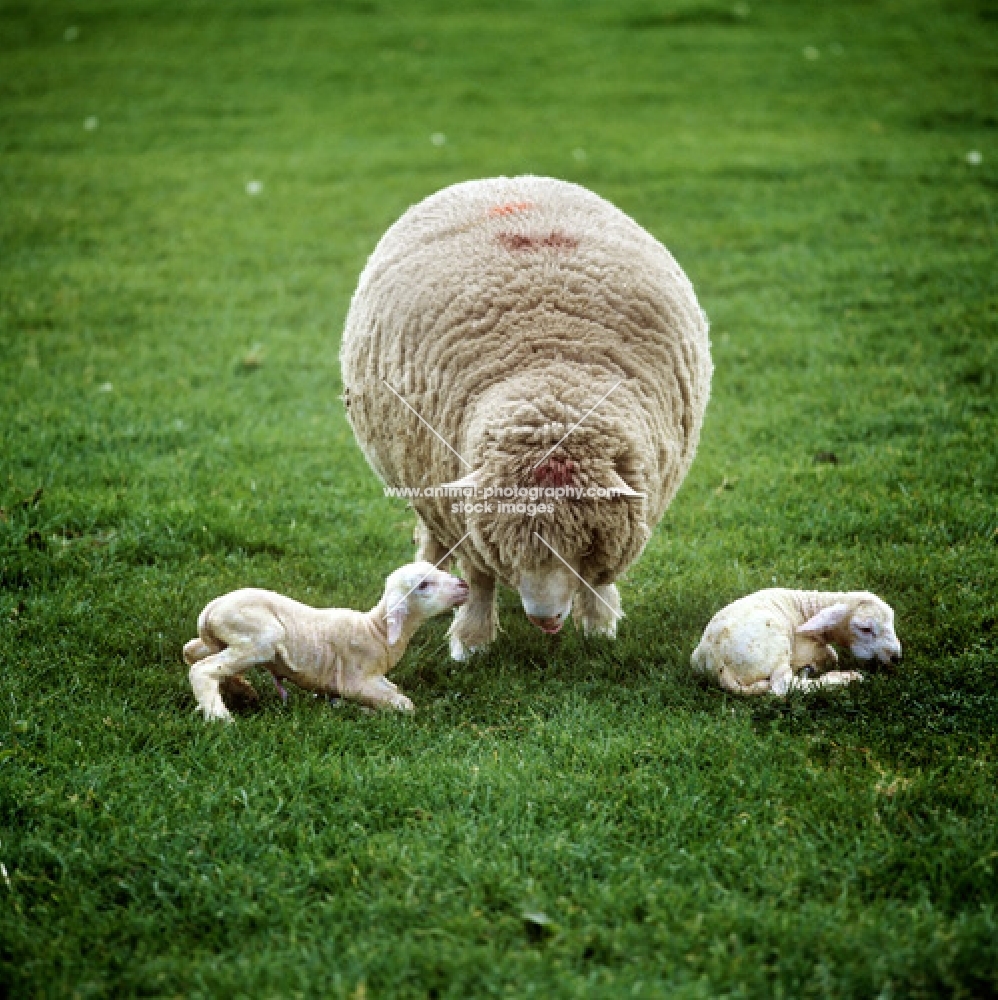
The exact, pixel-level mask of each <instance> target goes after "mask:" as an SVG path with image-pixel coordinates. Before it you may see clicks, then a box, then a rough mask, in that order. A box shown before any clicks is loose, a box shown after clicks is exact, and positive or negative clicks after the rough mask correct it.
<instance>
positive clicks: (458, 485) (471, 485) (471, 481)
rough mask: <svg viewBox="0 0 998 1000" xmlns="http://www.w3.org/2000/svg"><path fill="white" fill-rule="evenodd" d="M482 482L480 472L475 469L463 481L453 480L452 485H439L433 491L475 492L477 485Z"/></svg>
mask: <svg viewBox="0 0 998 1000" xmlns="http://www.w3.org/2000/svg"><path fill="white" fill-rule="evenodd" d="M481 481H482V470H481V469H475V471H474V472H469V473H468V475H466V476H465V477H464V478H463V479H455V480H454V482H452V483H441V485H440V486H435V487H434V489H437V490H477V489H478V485H479V483H481Z"/></svg>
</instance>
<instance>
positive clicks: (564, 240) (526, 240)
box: [496, 233, 579, 250]
mask: <svg viewBox="0 0 998 1000" xmlns="http://www.w3.org/2000/svg"><path fill="white" fill-rule="evenodd" d="M496 239H497V240H498V241H499V242H500V243H501V244H502V245H503V246H504V247H505V248H506V249H507V250H540V249H541V248H542V247H554V248H555V249H556V250H574V249H575V248H576V247H577V246H578V245H579V241H578V240H577V239H576V238H575V237H574V236H568V235H566V234H565V233H548V234H547V235H546V236H527V235H525V234H524V233H500V234H499V235H498V236H497V237H496Z"/></svg>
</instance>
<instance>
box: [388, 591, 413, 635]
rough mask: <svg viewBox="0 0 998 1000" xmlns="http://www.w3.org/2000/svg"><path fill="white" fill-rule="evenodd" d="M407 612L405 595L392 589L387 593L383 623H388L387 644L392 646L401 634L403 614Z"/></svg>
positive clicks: (403, 620)
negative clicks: (386, 609)
mask: <svg viewBox="0 0 998 1000" xmlns="http://www.w3.org/2000/svg"><path fill="white" fill-rule="evenodd" d="M408 613H409V605H408V602H407V601H406V595H405V594H403V593H401V592H399V591H393V592H392V593H391V594H389V595H388V612H387V614H386V615H385V623H386V624H387V625H388V645H389V646H394V645H395V643H397V642H398V641H399V639H400V638H401V636H402V626H403V625H404V624H405V616H406V615H407V614H408Z"/></svg>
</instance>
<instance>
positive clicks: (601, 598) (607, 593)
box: [572, 583, 624, 639]
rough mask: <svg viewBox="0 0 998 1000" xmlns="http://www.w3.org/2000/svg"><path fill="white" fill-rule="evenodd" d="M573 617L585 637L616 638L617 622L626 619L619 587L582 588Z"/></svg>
mask: <svg viewBox="0 0 998 1000" xmlns="http://www.w3.org/2000/svg"><path fill="white" fill-rule="evenodd" d="M572 617H573V618H574V619H575V620H576V621H577V622H579V623H581V625H582V631H583V633H584V634H585V635H605V636H606V637H607V638H609V639H614V638H616V635H617V622H618V621H619V620H620V619H621V618H623V617H624V614H623V612H622V611H621V610H620V591H618V590H617V585H616V584H614V583H609V584H607V585H606V586H605V587H595V588H593V589H590V588H589V587H581V588H580V589H579V592H578V594H577V595H576V597H575V602H574V605H573V607H572Z"/></svg>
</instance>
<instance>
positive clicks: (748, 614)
mask: <svg viewBox="0 0 998 1000" xmlns="http://www.w3.org/2000/svg"><path fill="white" fill-rule="evenodd" d="M832 643H836V644H837V645H840V646H848V647H849V649H850V650H851V652H852V653H853V655H854V656H856V657H858V658H859V659H861V660H872V659H874V658H876V659H879V660H881V661H882V662H884V663H898V662H900V660H901V643H900V642H898V637H897V636H896V635H895V634H894V612H893V611H892V610H891V608H890V607H889V605H887V604H885V603H884V602H883V601H882V600H880V598H879V597H877V596H875V595H874V594H870V593H867V592H866V591H862V590H856V591H851V592H849V593H821V592H819V591H816V590H778V589H772V590H760V591H758V592H757V593H755V594H749V595H748V597H743V598H741V599H740V600H737V601H735V602H734V603H733V604H729V605H728V606H727V607H726V608H722V609H721V610H720V611H718V613H717V614H716V615H714V617H713V618H712V619H711V620H710V624H709V625H708V626H707V628H706V629H705V630H704V633H703V638H702V639H701V640H700V645H699V646H697V648H696V649H695V650H694V651H693V657H692V663H693V669H694V670H697V671H699V672H700V673H703V674H706V675H707V676H709V677H711V678H713V679H714V680H716V681H717V683H718V684H720V685H721V687H722V688H724V690H725V691H730V692H731V693H732V694H743V695H752V694H766V693H767V692H770V693H772V694H775V695H779V696H780V697H781V698H782V697H784V696H785V695H786V693H787V692H788V691H790V690H791V689H794V690H798V691H810V690H812V689H814V688H819V687H834V686H837V685H842V684H850V683H851V682H852V681H861V680H862V679H863V675H862V674H861V673H859V672H858V671H855V670H831V669H829V668H830V667H834V666H835V664H836V663H837V662H838V659H839V658H838V655H837V654H836V652H835V650H834V649H832ZM807 668H811V669H812V670H813V671H816V672H817V673H818V676H816V677H810V676H807V674H806V673H805V671H806V670H807ZM810 672H811V671H810V670H807V673H810Z"/></svg>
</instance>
